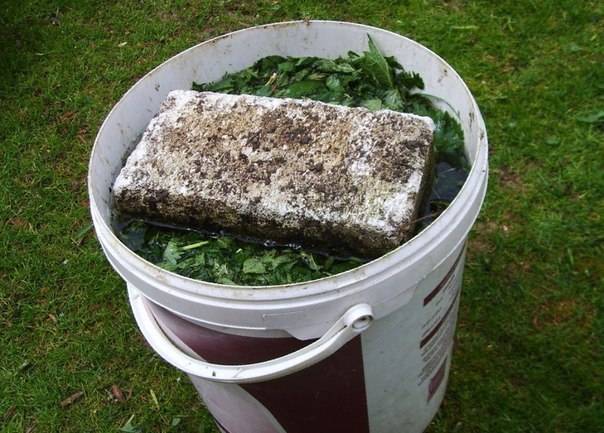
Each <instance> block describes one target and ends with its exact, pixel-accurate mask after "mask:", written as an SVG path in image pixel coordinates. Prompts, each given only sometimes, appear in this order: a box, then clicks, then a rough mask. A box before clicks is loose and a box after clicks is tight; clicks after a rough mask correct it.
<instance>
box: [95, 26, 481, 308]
mask: <svg viewBox="0 0 604 433" xmlns="http://www.w3.org/2000/svg"><path fill="white" fill-rule="evenodd" d="M312 25H316V26H324V25H331V26H334V25H335V26H342V27H351V28H357V29H359V28H360V29H364V30H365V31H367V33H368V34H372V35H373V34H379V33H381V34H384V35H387V36H389V37H394V38H399V39H404V40H406V42H407V43H410V44H412V45H415V46H416V47H417V48H419V49H421V50H424V51H426V52H427V53H428V54H429V55H431V56H434V57H435V58H436V59H437V60H438V61H439V62H440V63H441V64H442V65H443V66H444V67H446V68H447V69H448V72H449V73H450V74H452V75H454V77H455V78H456V79H457V80H459V82H460V83H461V85H462V86H463V90H464V91H465V92H466V93H467V94H468V96H469V97H470V101H471V104H472V110H473V111H474V112H475V113H476V117H475V119H474V121H475V122H476V123H477V125H478V128H479V130H480V131H481V134H480V137H479V142H478V143H477V145H476V151H475V156H474V160H473V162H472V164H471V167H470V171H469V173H468V177H467V179H466V181H465V182H464V185H463V186H462V188H461V189H460V191H459V192H458V194H457V196H456V197H455V198H454V199H453V201H452V202H451V203H450V204H449V206H448V207H447V208H446V209H445V210H444V211H443V212H442V213H441V214H440V215H439V216H438V217H437V218H436V219H435V220H434V221H433V222H432V223H430V224H429V225H428V226H427V227H425V228H424V229H423V230H422V231H420V232H419V233H417V234H416V235H415V236H413V237H412V238H411V239H409V240H408V241H406V242H405V243H403V244H402V245H400V246H399V247H397V248H395V249H393V250H391V251H389V252H387V253H385V254H383V255H381V256H379V257H377V258H375V259H372V260H370V261H368V262H366V263H363V264H361V265H360V266H357V267H355V268H353V269H350V270H347V271H344V272H341V273H338V274H334V275H329V276H325V277H322V278H318V279H314V280H308V281H303V282H296V283H289V284H279V285H269V286H263V285H255V286H247V285H237V284H232V285H229V284H218V283H212V282H207V281H201V280H196V279H193V278H189V277H185V276H182V275H179V274H176V273H174V272H171V271H167V270H165V269H162V268H160V267H159V266H157V265H155V264H153V263H151V262H149V261H147V260H145V259H144V258H142V257H140V256H139V255H137V254H136V253H135V252H133V251H132V250H130V249H129V248H128V247H127V246H126V245H125V244H124V243H123V242H122V241H121V240H120V239H119V238H118V237H117V235H116V234H115V233H114V232H113V230H112V229H111V227H110V226H109V225H108V224H107V223H106V222H105V220H104V219H103V217H102V216H101V214H100V211H99V210H98V208H97V203H96V200H95V198H94V193H93V188H92V184H93V182H94V181H93V179H92V176H91V173H92V167H93V164H94V157H95V153H96V152H98V147H99V146H100V144H99V141H100V138H101V136H102V134H103V133H104V130H105V128H106V127H107V126H108V124H109V122H110V119H111V116H112V115H113V113H114V112H115V111H116V109H117V108H118V107H119V106H120V105H121V104H122V102H123V101H124V100H125V99H126V98H127V97H128V96H129V94H130V93H131V92H133V91H134V89H135V88H136V87H137V86H138V85H140V84H141V82H143V81H145V80H146V79H148V78H149V77H150V76H152V75H153V74H154V73H155V71H157V70H159V69H161V68H162V67H163V66H164V65H166V64H168V63H170V62H171V61H173V60H174V59H175V58H177V57H179V56H186V55H187V54H188V53H189V52H191V51H193V50H195V49H197V48H198V47H200V46H203V45H206V44H212V43H216V42H217V41H220V40H222V39H227V38H232V37H234V36H236V35H239V34H241V33H245V32H249V31H253V30H265V29H267V30H270V29H275V28H279V29H280V28H286V27H290V26H312ZM487 160H488V137H487V131H486V127H485V123H484V120H483V117H482V114H481V112H480V110H479V108H478V105H477V103H476V100H475V99H474V96H473V95H472V92H471V91H470V90H469V88H468V86H467V84H466V83H465V81H464V80H463V79H462V78H461V76H460V75H459V74H458V73H457V71H456V70H455V69H454V68H452V67H451V66H450V65H449V64H448V63H447V62H446V61H445V60H444V59H443V58H442V57H440V56H439V55H438V54H436V53H435V52H433V51H432V50H431V49H429V48H428V47H426V46H424V45H422V44H420V43H419V42H416V41H414V40H413V39H410V38H408V37H406V36H403V35H400V34H398V33H395V32H392V31H390V30H385V29H382V28H379V27H374V26H370V25H366V24H360V23H353V22H346V21H337V20H292V21H282V22H275V23H269V24H261V25H257V26H252V27H246V28H243V29H239V30H235V31H233V32H228V33H225V34H222V35H219V36H216V37H214V38H211V39H208V40H206V41H203V42H200V43H199V44H196V45H193V46H191V47H189V48H187V49H186V50H183V51H181V52H179V53H177V54H175V55H174V56H172V57H170V58H168V59H166V60H165V61H163V62H162V63H160V64H159V65H157V66H156V67H154V68H153V69H151V70H150V71H149V72H147V73H146V74H145V75H143V76H142V77H141V78H140V79H139V80H137V82H136V83H135V84H134V85H132V86H131V87H130V88H129V89H128V90H127V91H126V92H125V93H124V94H123V95H122V96H121V97H120V99H119V100H118V101H117V103H116V104H115V105H114V106H113V107H112V109H111V110H110V111H109V113H108V114H107V115H106V117H105V119H104V121H103V123H102V124H101V127H100V128H99V130H98V132H97V135H96V137H95V140H94V145H93V148H92V151H91V155H90V159H89V164H88V177H87V181H88V194H89V199H90V211H91V216H92V220H93V223H94V226H95V230H96V232H97V236H98V238H99V241H100V242H101V244H102V245H103V247H104V248H105V247H106V248H110V249H111V248H113V249H115V252H116V253H117V254H116V255H119V256H120V257H123V258H126V259H127V261H128V264H129V265H132V267H133V268H134V269H133V270H135V273H136V274H139V275H142V274H149V273H152V274H153V275H154V277H155V278H156V279H160V280H162V283H163V284H168V285H169V286H171V287H172V288H173V289H174V290H178V291H179V292H181V291H184V292H192V294H195V295H201V296H208V297H215V298H223V299H238V300H244V299H245V300H246V301H254V300H257V299H261V300H267V299H275V300H279V299H280V300H283V299H284V298H292V297H298V296H309V295H312V294H316V293H321V294H325V293H326V292H329V291H333V290H341V289H344V288H345V287H348V286H351V285H353V284H355V283H358V282H359V281H361V280H365V279H368V278H371V277H375V276H377V275H378V274H386V273H387V270H388V269H391V268H393V267H394V266H396V265H398V264H400V263H401V262H403V261H410V259H411V256H413V254H414V250H418V249H420V248H421V250H425V249H426V248H427V247H429V245H433V244H434V243H435V242H438V240H437V239H438V237H439V234H440V233H441V232H442V231H443V229H444V228H446V226H447V225H448V223H447V222H446V221H445V219H447V217H450V218H448V219H453V217H454V216H455V215H459V214H461V213H463V210H464V208H465V206H466V205H469V202H470V201H474V200H479V202H480V205H479V206H478V210H479V209H480V207H481V205H482V202H483V201H484V196H485V192H486V189H485V190H482V194H481V196H480V197H476V195H477V194H472V192H478V190H480V186H481V185H482V184H483V183H484V182H486V179H487V172H488V168H487ZM471 185H472V186H471ZM471 188H472V189H474V190H475V191H472V190H471ZM471 199H472V200H471ZM477 215H478V211H476V212H475V215H472V223H473V222H474V220H475V218H476V217H477ZM471 226H472V224H469V226H468V229H467V231H469V229H470V228H471ZM466 234H467V233H466ZM420 243H423V245H421V246H418V245H417V244H420ZM105 253H106V254H107V251H105ZM412 261H415V260H412ZM326 286H328V287H326ZM296 289H300V290H301V293H299V294H298V296H295V295H294V292H295V291H296ZM292 295H294V296H292Z"/></svg>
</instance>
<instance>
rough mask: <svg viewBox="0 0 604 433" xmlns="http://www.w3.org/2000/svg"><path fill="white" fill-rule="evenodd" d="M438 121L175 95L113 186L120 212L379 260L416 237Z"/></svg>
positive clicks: (244, 98)
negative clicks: (378, 256) (375, 257)
mask: <svg viewBox="0 0 604 433" xmlns="http://www.w3.org/2000/svg"><path fill="white" fill-rule="evenodd" d="M433 128H434V126H433V123H432V120H431V119H429V118H427V117H420V116H415V115H411V114H402V113H397V112H393V111H389V110H382V111H376V112H370V111H368V110H366V109H364V108H349V107H342V106H335V105H330V104H324V103H320V102H315V101H309V100H302V101H301V100H292V99H276V98H266V97H256V96H249V95H224V94H218V93H211V92H195V91H184V90H183V91H180V90H178V91H173V92H171V93H170V94H169V95H168V98H167V99H166V100H165V101H164V103H163V104H162V106H161V109H160V112H159V114H158V115H157V116H156V117H154V118H153V120H152V121H151V122H150V123H149V125H148V127H147V129H146V131H145V132H144V134H143V136H142V139H141V141H140V142H139V143H138V145H137V146H136V148H135V149H134V151H133V152H132V154H131V155H130V157H129V158H128V160H127V162H126V164H125V166H124V168H123V169H122V171H121V173H120V174H119V176H118V178H117V179H116V181H115V184H114V188H113V193H114V203H115V206H116V208H117V210H118V211H119V212H122V213H127V214H131V215H138V216H143V217H146V218H148V219H151V220H157V221H162V222H169V223H173V224H185V225H189V226H203V227H213V228H223V229H226V230H229V231H232V232H235V233H240V234H245V235H251V236H257V237H261V238H265V239H271V240H274V241H277V242H302V243H305V244H306V245H312V246H321V247H328V248H335V249H347V250H349V251H351V252H353V253H355V254H362V255H370V256H372V255H377V254H381V253H384V252H386V251H388V250H390V249H392V248H394V247H396V246H397V245H399V244H400V243H401V242H403V241H404V240H406V239H408V237H409V236H410V235H411V233H412V231H413V228H414V219H415V218H416V216H417V212H418V209H419V205H420V200H421V196H422V190H423V187H424V184H425V183H426V179H427V177H428V175H429V165H430V160H431V154H432V135H433Z"/></svg>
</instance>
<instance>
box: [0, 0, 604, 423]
mask: <svg viewBox="0 0 604 433" xmlns="http://www.w3.org/2000/svg"><path fill="white" fill-rule="evenodd" d="M298 18H316V19H338V20H345V21H356V22H362V23H366V24H371V25H374V26H378V27H383V28H386V29H389V30H392V31H394V32H397V33H400V34H402V35H405V36H408V37H410V38H412V39H415V40H416V41H418V42H420V43H422V44H424V45H426V46H427V47H429V48H431V49H432V50H434V51H435V52H437V53H438V54H440V55H441V56H442V57H444V58H445V59H446V60H447V61H448V62H449V63H450V64H451V65H452V66H453V67H454V68H455V69H456V70H457V71H458V72H459V73H460V74H461V76H462V77H463V78H464V79H465V81H466V82H467V84H468V85H469V87H470V89H471V90H472V92H473V93H474V95H475V97H476V99H477V101H478V104H479V106H480V108H481V110H482V112H483V115H484V117H485V119H486V123H487V128H488V132H489V139H490V140H489V141H490V151H491V155H490V158H491V159H490V164H491V178H490V185H489V192H488V196H487V200H486V203H485V206H484V208H483V211H482V214H481V216H480V219H479V221H478V222H477V225H476V228H475V230H474V231H473V233H472V236H471V241H470V245H469V251H468V260H467V268H466V275H465V286H464V292H463V295H462V308H461V311H460V322H459V329H458V332H457V345H456V351H455V357H454V360H453V372H452V376H451V382H450V385H449V390H448V392H447V395H446V398H445V401H444V404H443V406H442V409H441V411H440V412H439V414H438V415H437V417H436V419H435V421H434V422H433V424H432V425H431V427H430V429H429V432H431V433H436V432H506V433H513V432H581V433H592V432H594V433H597V432H604V353H603V352H604V319H603V315H602V313H603V311H604V292H603V279H602V278H603V277H602V268H603V258H602V254H603V248H602V241H603V240H604V227H603V224H602V214H603V213H604V202H603V197H602V193H603V191H604V169H603V164H604V138H603V123H602V120H603V118H604V112H603V110H604V97H603V94H604V68H603V64H604V50H603V49H604V42H603V38H604V32H603V29H604V22H603V21H604V20H603V18H604V15H603V3H602V2H598V1H537V0H534V1H530V0H529V1H461V0H450V1H428V0H425V1H419V0H418V1H405V2H393V1H369V0H365V1H338V2H336V1H305V0H297V1H283V2H278V1H246V2H237V1H210V2H200V1H177V2H167V1H152V2H151V1H149V2H143V1H107V2H90V1H23V2H20V1H8V2H6V1H3V2H0V431H1V432H2V433H9V432H10V433H13V432H19V433H21V432H27V433H32V432H88V431H90V432H115V431H118V430H119V429H120V428H122V427H123V426H125V425H127V428H125V430H126V431H128V430H129V429H130V431H132V432H135V431H144V432H206V433H208V432H214V431H215V430H213V427H212V422H211V420H210V418H209V416H208V415H207V414H206V412H205V411H204V410H203V409H202V408H201V406H200V405H199V404H198V402H197V397H196V395H195V393H194V391H193V388H192V386H191V385H190V384H189V382H188V380H187V379H186V377H185V376H184V375H183V374H180V373H178V372H177V371H175V370H174V369H172V368H170V367H168V366H167V365H166V364H164V363H163V362H162V361H161V360H160V359H158V358H157V356H155V355H154V354H153V353H152V351H151V350H150V349H149V348H148V347H146V346H145V344H144V343H143V340H142V337H140V335H139V334H138V331H137V330H136V326H135V324H134V320H133V318H132V316H131V314H130V311H129V309H128V305H127V300H126V291H125V287H124V284H123V283H122V281H120V279H119V278H118V276H117V275H116V274H115V273H114V272H113V271H112V270H111V268H110V267H109V265H108V263H107V262H106V260H105V259H104V257H103V254H102V253H101V251H100V248H99V245H98V243H97V242H96V240H95V239H94V235H93V234H92V233H91V232H87V233H85V234H83V235H82V232H81V231H82V230H84V231H85V229H86V228H87V227H88V226H89V224H90V218H89V213H88V202H87V192H86V169H87V162H88V156H89V153H90V150H91V147H92V142H93V140H94V136H95V133H96V131H97V129H98V128H99V126H100V124H101V122H102V120H103V118H104V116H105V115H106V114H107V112H108V111H109V110H110V108H111V107H112V105H113V104H115V102H116V101H117V100H118V99H119V97H120V96H121V95H122V94H123V93H124V92H125V91H126V90H127V89H128V88H129V87H130V86H131V85H132V84H133V83H134V82H135V81H136V80H137V79H139V78H140V77H141V76H142V75H143V74H145V73H146V72H147V71H149V70H150V69H151V68H153V67H154V66H156V65H158V64H159V63H161V62H162V61H164V60H165V59H167V58H169V57H171V56H173V55H175V54H177V53H178V52H180V51H182V50H184V49H186V48H188V47H190V46H192V45H194V44H197V43H199V42H201V41H203V40H206V39H208V38H210V37H213V36H217V35H220V34H222V33H225V32H228V31H232V30H235V29H240V28H244V27H248V26H252V25H255V24H262V23H268V22H274V21H283V20H289V19H298ZM112 385H118V386H119V387H120V388H121V389H122V390H124V393H125V394H126V395H127V396H128V394H130V395H129V398H128V400H127V401H125V402H119V401H115V399H114V398H112V397H111V392H110V389H111V387H112ZM79 391H82V392H83V395H82V396H81V397H80V398H79V399H77V400H76V401H75V402H73V403H72V404H70V405H68V406H67V407H61V405H60V402H61V401H62V400H64V399H65V398H67V397H69V396H70V395H73V394H74V393H76V392H79ZM131 417H133V418H131ZM129 419H130V423H129V424H128V423H127V422H128V420H129ZM309 433H329V432H309ZM401 433H403V432H401Z"/></svg>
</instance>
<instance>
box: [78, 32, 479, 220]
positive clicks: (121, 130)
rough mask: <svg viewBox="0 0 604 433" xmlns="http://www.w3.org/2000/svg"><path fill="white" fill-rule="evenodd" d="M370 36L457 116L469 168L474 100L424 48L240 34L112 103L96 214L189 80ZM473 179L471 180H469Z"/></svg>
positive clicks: (312, 35)
mask: <svg viewBox="0 0 604 433" xmlns="http://www.w3.org/2000/svg"><path fill="white" fill-rule="evenodd" d="M368 34H369V35H371V37H372V38H373V39H374V41H375V43H376V45H377V46H378V48H379V49H380V50H381V51H382V52H383V53H384V55H386V56H394V57H395V58H396V59H397V60H398V62H399V63H400V64H401V65H403V67H404V68H405V69H406V70H408V71H413V72H417V73H419V74H420V75H421V77H422V78H423V80H424V83H425V86H426V88H425V90H424V91H425V92H426V93H428V94H430V95H433V96H435V97H436V98H437V99H436V101H438V99H442V100H444V101H446V103H444V102H443V103H437V105H439V108H443V109H446V110H447V111H449V112H451V114H453V115H455V117H457V118H458V119H459V121H460V123H461V125H462V128H463V131H464V136H465V149H466V155H467V157H468V159H469V160H470V162H471V163H473V162H474V160H475V158H476V155H477V152H478V150H479V143H481V142H482V140H483V138H484V130H483V128H484V125H482V120H479V121H478V120H477V119H481V117H480V114H479V113H478V112H477V108H476V105H475V104H474V101H473V98H472V96H471V94H470V92H469V91H468V89H467V88H466V86H465V84H464V83H463V81H462V80H461V78H460V77H459V76H458V75H457V73H456V72H455V71H454V70H452V69H451V67H450V66H448V65H447V64H446V63H445V62H444V61H443V60H442V59H440V58H439V57H438V56H436V55H435V54H434V53H432V52H431V51H429V50H428V49H426V48H424V47H423V46H421V45H419V44H417V43H416V42H413V41H411V40H409V39H406V38H403V37H401V36H399V35H396V34H393V33H390V32H387V31H384V30H380V29H376V28H373V27H368V26H363V25H358V24H349V23H339V22H312V21H311V22H292V23H280V24H273V25H267V26H260V27H254V28H251V29H246V30H241V31H238V32H234V33H231V34H228V35H225V36H221V37H218V38H216V39H213V40H210V41H208V42H205V43H202V44H200V45H197V46H195V47H193V48H190V49H188V50H186V51H184V52H182V53H180V54H178V55H177V56H175V57H173V58H171V59H169V60H168V61H166V62H164V63H163V64H161V65H160V66H158V67H157V68H156V69H154V70H153V71H151V72H150V73H149V74H147V75H145V76H144V77H143V78H142V79H141V80H140V81H138V82H137V83H136V84H135V85H134V86H133V87H132V88H131V89H130V90H129V91H128V92H127V93H126V94H125V95H124V96H123V98H122V99H121V100H120V101H119V102H118V104H116V106H115V107H114V108H113V110H112V111H111V112H110V114H109V115H108V117H107V119H106V120H105V122H104V123H103V125H102V127H101V129H100V130H99V133H98V136H97V140H96V142H95V147H94V149H93V153H92V157H91V162H90V172H89V188H90V192H91V195H92V198H93V201H94V204H95V206H96V209H97V211H98V213H99V215H100V216H101V218H102V219H103V221H104V222H105V223H106V224H107V225H110V220H111V186H112V184H113V182H114V180H115V178H116V177H117V175H118V173H119V171H120V169H121V168H122V166H123V164H124V162H125V159H126V158H127V157H128V155H129V153H130V151H131V150H132V149H133V147H134V146H135V145H136V143H137V142H138V140H139V138H140V135H141V134H142V132H143V131H144V129H145V127H146V126H147V124H148V123H149V121H150V120H151V118H152V117H153V116H154V115H155V114H156V113H157V112H158V111H159V107H160V104H161V102H162V101H163V100H164V99H165V98H166V96H167V94H168V93H169V92H170V91H172V90H176V89H190V88H191V84H192V82H193V81H195V82H208V81H214V80H217V79H219V78H221V77H222V76H223V75H224V74H225V73H228V72H235V71H239V70H241V69H244V68H247V67H249V66H251V65H252V64H253V63H255V62H256V61H257V60H259V59H261V58H263V57H266V56H269V55H280V56H294V57H302V56H317V57H325V58H336V57H338V56H342V55H345V54H346V53H347V52H348V51H350V50H352V51H356V52H361V51H364V50H366V49H367V40H368V38H367V35H368ZM471 175H472V173H470V176H471Z"/></svg>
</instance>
